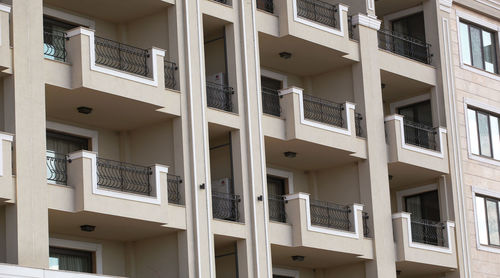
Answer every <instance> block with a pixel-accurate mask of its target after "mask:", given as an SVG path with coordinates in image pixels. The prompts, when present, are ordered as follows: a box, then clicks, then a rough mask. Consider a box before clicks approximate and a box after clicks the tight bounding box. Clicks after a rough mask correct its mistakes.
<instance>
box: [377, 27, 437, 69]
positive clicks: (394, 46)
mask: <svg viewBox="0 0 500 278" xmlns="http://www.w3.org/2000/svg"><path fill="white" fill-rule="evenodd" d="M430 46H431V45H430V44H428V43H426V42H423V41H421V40H419V39H416V38H413V37H410V36H408V35H404V34H400V33H397V32H394V31H391V30H383V29H380V30H379V31H378V47H379V48H381V49H384V50H387V51H391V52H393V53H396V54H399V55H401V56H405V57H407V58H410V59H413V60H416V61H419V62H422V63H426V64H430V63H431V58H432V54H430Z"/></svg>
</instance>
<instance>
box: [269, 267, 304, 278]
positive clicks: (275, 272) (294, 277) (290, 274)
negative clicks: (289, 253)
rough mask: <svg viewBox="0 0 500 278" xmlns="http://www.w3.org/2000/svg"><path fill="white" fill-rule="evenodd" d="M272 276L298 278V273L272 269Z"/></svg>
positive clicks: (290, 270)
mask: <svg viewBox="0 0 500 278" xmlns="http://www.w3.org/2000/svg"><path fill="white" fill-rule="evenodd" d="M273 275H281V276H288V277H291V278H300V272H299V271H298V270H292V269H285V268H279V267H273Z"/></svg>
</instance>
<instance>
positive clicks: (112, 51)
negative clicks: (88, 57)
mask: <svg viewBox="0 0 500 278" xmlns="http://www.w3.org/2000/svg"><path fill="white" fill-rule="evenodd" d="M148 58H149V51H148V50H147V49H141V48H137V47H134V46H130V45H126V44H123V43H119V42H116V41H112V40H108V39H105V38H101V37H98V36H95V62H96V64H100V65H103V66H107V67H110V68H114V69H118V70H122V71H126V72H130V73H133V74H137V75H142V76H147V75H148V73H149V68H148V62H147V60H148Z"/></svg>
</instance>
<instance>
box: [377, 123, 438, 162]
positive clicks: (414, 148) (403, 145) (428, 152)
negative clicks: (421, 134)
mask: <svg viewBox="0 0 500 278" xmlns="http://www.w3.org/2000/svg"><path fill="white" fill-rule="evenodd" d="M393 120H394V121H399V124H400V130H401V148H403V149H407V150H410V151H414V152H419V153H423V154H426V155H430V156H435V157H438V158H444V154H443V149H444V146H443V140H444V138H443V137H444V136H443V134H445V133H447V131H446V128H443V127H439V131H438V132H439V151H433V150H429V149H425V148H420V147H417V146H413V145H410V144H406V140H405V135H404V130H405V129H404V124H403V116H402V115H397V114H394V115H390V116H387V117H385V122H389V121H393Z"/></svg>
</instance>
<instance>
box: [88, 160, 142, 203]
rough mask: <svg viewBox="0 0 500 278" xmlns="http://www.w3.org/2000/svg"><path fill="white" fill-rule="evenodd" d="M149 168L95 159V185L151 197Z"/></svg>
mask: <svg viewBox="0 0 500 278" xmlns="http://www.w3.org/2000/svg"><path fill="white" fill-rule="evenodd" d="M151 174H152V171H151V168H150V167H145V166H139V165H134V164H130V163H125V162H120V161H114V160H109V159H104V158H97V185H98V186H99V187H103V188H108V189H114V190H119V191H124V192H129V193H135V194H141V195H147V196H151V193H152V190H151V184H150V176H151Z"/></svg>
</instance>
